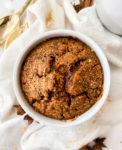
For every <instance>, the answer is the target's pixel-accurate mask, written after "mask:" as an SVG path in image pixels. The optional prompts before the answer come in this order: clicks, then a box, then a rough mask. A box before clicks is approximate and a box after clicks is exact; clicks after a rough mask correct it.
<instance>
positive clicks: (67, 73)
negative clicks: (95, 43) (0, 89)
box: [20, 37, 103, 120]
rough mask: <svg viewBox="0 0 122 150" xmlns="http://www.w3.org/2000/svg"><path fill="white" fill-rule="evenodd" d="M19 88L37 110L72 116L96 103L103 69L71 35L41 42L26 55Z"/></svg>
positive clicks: (69, 117)
mask: <svg viewBox="0 0 122 150" xmlns="http://www.w3.org/2000/svg"><path fill="white" fill-rule="evenodd" d="M20 82H21V88H22V91H23V93H24V95H25V97H26V100H27V101H28V102H29V104H30V105H31V106H32V107H33V108H34V109H35V110H36V111H37V112H39V113H41V114H43V115H45V116H48V117H51V118H55V119H60V120H67V119H73V118H75V117H77V116H79V115H81V114H82V113H84V112H85V111H87V110H88V109H89V108H90V107H91V106H92V105H94V104H95V103H96V101H97V100H98V99H99V97H100V96H101V94H102V91H103V70H102V67H101V65H100V62H99V60H98V58H97V56H96V54H95V53H94V52H93V51H92V50H91V49H90V48H89V47H88V46H87V45H86V44H84V43H83V42H81V41H79V40H78V39H74V38H72V37H58V38H51V39H48V40H46V41H43V42H41V43H40V44H39V45H38V46H36V47H35V48H33V50H32V51H31V52H30V53H29V54H28V56H27V57H26V59H25V61H24V63H23V65H22V68H21V74H20Z"/></svg>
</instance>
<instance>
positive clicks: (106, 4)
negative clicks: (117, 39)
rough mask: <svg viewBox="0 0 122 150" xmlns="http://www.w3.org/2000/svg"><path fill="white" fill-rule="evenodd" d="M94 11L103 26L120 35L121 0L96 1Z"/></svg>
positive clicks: (121, 28)
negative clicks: (95, 10)
mask: <svg viewBox="0 0 122 150" xmlns="http://www.w3.org/2000/svg"><path fill="white" fill-rule="evenodd" d="M96 9H97V13H98V16H99V18H100V20H101V22H102V23H103V24H104V26H105V27H106V28H107V29H109V30H110V31H111V32H113V33H115V34H118V35H122V0H97V1H96Z"/></svg>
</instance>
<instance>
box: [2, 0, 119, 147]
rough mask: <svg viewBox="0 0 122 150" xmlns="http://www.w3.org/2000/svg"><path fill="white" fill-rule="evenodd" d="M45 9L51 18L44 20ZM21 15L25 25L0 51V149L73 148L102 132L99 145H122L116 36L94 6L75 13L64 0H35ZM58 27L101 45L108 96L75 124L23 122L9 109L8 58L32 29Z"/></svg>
mask: <svg viewBox="0 0 122 150" xmlns="http://www.w3.org/2000/svg"><path fill="white" fill-rule="evenodd" d="M49 13H50V14H51V19H50V20H48V22H46V17H47V15H48V14H49ZM66 16H67V17H66ZM27 20H28V23H29V29H27V30H26V31H25V32H24V33H23V34H22V35H21V36H19V38H17V39H16V40H15V41H14V42H13V43H12V44H11V45H10V46H9V48H8V49H7V50H5V51H4V52H3V53H2V55H1V57H0V150H78V149H79V148H80V147H82V146H83V145H85V144H87V143H88V142H91V141H92V140H93V139H95V138H97V137H99V136H104V137H106V141H105V144H106V146H107V148H104V150H122V92H121V90H122V68H121V67H122V50H121V49H122V38H121V37H119V36H117V35H114V34H112V33H110V32H109V31H107V30H106V29H105V28H104V27H103V26H102V24H101V22H100V21H99V19H98V17H97V14H96V11H95V6H93V7H90V8H86V9H83V10H81V11H80V12H79V13H78V14H77V13H76V12H75V10H74V9H73V7H72V5H71V3H70V2H69V0H38V1H36V2H35V3H34V4H33V5H31V6H30V7H29V8H28V10H27ZM62 28H66V29H67V28H70V29H73V30H77V31H79V32H82V33H84V34H86V35H88V36H90V37H91V38H92V39H93V40H94V41H96V42H97V43H98V44H99V45H100V46H101V48H102V49H103V50H104V52H105V54H106V56H107V57H108V59H109V61H110V66H111V89H110V96H109V98H108V101H107V102H106V103H105V105H104V107H103V108H102V109H101V111H100V112H99V113H97V115H96V116H95V117H93V118H92V119H91V120H89V121H87V122H85V123H83V124H80V125H79V126H75V127H70V128H59V127H52V126H47V125H44V124H43V123H42V124H38V123H36V122H35V121H34V122H33V123H32V124H31V125H30V126H28V124H27V122H26V121H24V120H23V117H24V115H23V116H17V115H16V114H15V113H12V107H13V105H14V104H16V103H17V100H16V97H15V95H14V91H13V87H12V75H13V68H14V64H15V62H16V59H17V57H18V55H19V53H20V52H21V51H22V50H23V48H24V47H25V46H26V45H28V44H29V42H30V41H31V40H33V39H34V38H35V37H36V36H37V35H38V34H43V32H45V31H48V30H53V29H62Z"/></svg>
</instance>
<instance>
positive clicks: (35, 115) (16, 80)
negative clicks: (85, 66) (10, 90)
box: [13, 30, 110, 127]
mask: <svg viewBox="0 0 122 150" xmlns="http://www.w3.org/2000/svg"><path fill="white" fill-rule="evenodd" d="M69 36H70V37H74V38H77V39H79V40H81V41H82V42H84V43H86V44H87V45H88V46H89V47H91V49H92V50H93V51H94V52H95V53H96V55H97V57H98V58H99V60H100V63H101V66H102V68H103V74H104V84H103V94H102V97H101V98H100V99H99V100H98V101H97V102H96V103H95V104H94V105H93V106H92V107H91V108H90V109H89V110H88V111H86V112H85V113H83V114H82V115H80V116H79V117H77V118H76V119H73V120H67V121H62V120H56V119H52V118H48V117H46V116H44V115H41V114H39V113H38V112H36V111H35V110H34V109H33V108H32V107H31V106H30V105H29V104H28V102H27V101H26V99H25V97H24V95H23V93H22V90H21V86H20V70H21V66H22V63H23V61H24V59H25V57H26V56H27V54H28V53H29V52H30V51H31V50H32V48H34V47H35V46H36V45H37V44H38V43H40V42H41V41H43V40H46V39H49V38H52V37H69ZM13 87H14V92H15V95H16V97H17V100H18V102H19V104H20V105H21V106H22V108H23V109H24V110H25V112H26V113H27V114H28V115H30V116H31V117H32V118H33V119H34V120H36V121H38V122H40V123H42V122H43V123H45V124H50V125H59V126H62V127H67V126H73V125H78V124H80V123H83V122H84V121H87V120H88V119H90V118H91V117H93V116H94V115H95V114H96V113H97V112H98V111H99V110H100V108H101V107H102V106H103V104H104V103H105V101H106V100H107V96H108V93H109V88H110V68H109V65H108V61H107V59H106V57H105V55H104V53H103V51H102V50H101V49H100V47H99V46H98V45H97V44H96V43H95V42H94V41H93V40H92V39H90V38H89V37H87V36H85V35H83V34H81V33H78V32H74V31H71V30H55V31H49V32H46V33H44V34H40V35H38V37H37V38H36V39H34V40H33V41H32V42H31V43H30V44H29V45H28V46H26V47H25V48H24V49H23V50H22V52H21V54H20V55H19V57H18V59H17V61H16V63H15V67H14V74H13Z"/></svg>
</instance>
